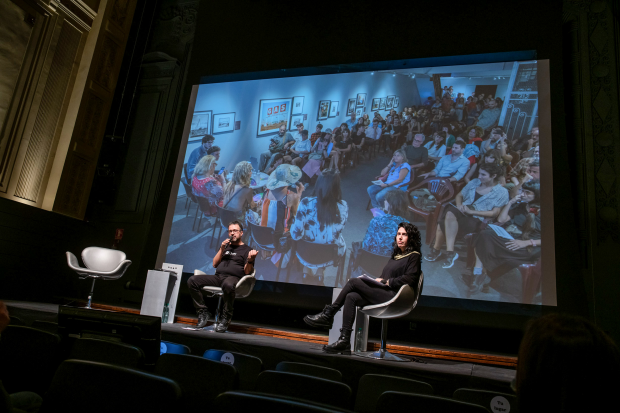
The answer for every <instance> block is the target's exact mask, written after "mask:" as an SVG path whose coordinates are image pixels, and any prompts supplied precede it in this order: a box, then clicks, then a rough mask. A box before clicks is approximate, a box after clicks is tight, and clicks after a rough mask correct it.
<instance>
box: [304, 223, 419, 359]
mask: <svg viewBox="0 0 620 413" xmlns="http://www.w3.org/2000/svg"><path fill="white" fill-rule="evenodd" d="M393 247H394V249H393V251H392V256H391V258H390V260H389V261H388V263H387V264H386V266H385V267H384V268H383V272H382V273H381V277H380V278H375V279H373V278H372V277H369V276H365V275H362V276H361V277H359V278H351V279H350V280H349V281H348V282H347V283H346V285H345V286H344V288H343V289H342V291H341V292H340V294H339V295H338V298H336V301H334V302H333V304H331V305H326V306H325V308H324V309H323V311H322V312H320V313H319V314H316V315H308V316H306V317H304V322H305V323H306V324H308V325H310V326H312V327H323V328H328V329H330V328H332V324H333V323H334V315H335V314H336V313H337V312H338V310H340V308H342V307H344V309H343V313H342V328H341V329H340V337H339V338H338V340H337V341H336V342H335V343H332V344H328V345H326V346H324V347H323V351H324V352H326V353H331V354H347V355H350V354H351V332H352V331H353V322H354V321H355V314H356V307H364V306H367V305H373V304H380V303H384V302H386V301H389V300H391V299H392V298H393V297H394V296H395V295H396V293H397V292H398V291H399V290H400V288H401V287H402V286H403V285H405V284H407V285H409V286H410V287H411V288H413V289H414V291H415V290H416V289H417V288H418V281H419V279H420V275H421V274H422V269H421V260H420V247H421V241H420V232H419V231H418V228H416V226H415V225H413V224H410V223H409V222H401V223H400V224H398V232H397V233H396V235H395V237H394V243H393Z"/></svg>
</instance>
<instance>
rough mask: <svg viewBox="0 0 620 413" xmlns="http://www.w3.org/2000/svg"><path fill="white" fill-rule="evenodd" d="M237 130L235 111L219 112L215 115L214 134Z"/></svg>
mask: <svg viewBox="0 0 620 413" xmlns="http://www.w3.org/2000/svg"><path fill="white" fill-rule="evenodd" d="M234 130H235V112H230V113H217V114H215V115H213V133H212V134H213V135H217V134H219V133H228V132H232V131H234Z"/></svg>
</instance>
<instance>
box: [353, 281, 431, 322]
mask: <svg viewBox="0 0 620 413" xmlns="http://www.w3.org/2000/svg"><path fill="white" fill-rule="evenodd" d="M423 285H424V273H420V278H419V280H418V285H417V288H416V290H417V291H416V290H414V289H413V288H411V287H410V286H409V285H407V284H405V285H403V286H402V287H400V290H398V292H397V293H396V295H395V296H394V297H393V298H392V299H391V300H389V301H386V302H385V303H381V304H375V305H367V306H365V307H363V308H362V309H361V311H362V312H363V313H364V314H366V315H369V316H371V317H376V318H382V319H389V318H399V317H403V316H405V315H407V314H409V313H410V312H411V311H412V310H413V309H414V308H415V306H416V305H417V304H418V299H419V298H420V294H422V287H423Z"/></svg>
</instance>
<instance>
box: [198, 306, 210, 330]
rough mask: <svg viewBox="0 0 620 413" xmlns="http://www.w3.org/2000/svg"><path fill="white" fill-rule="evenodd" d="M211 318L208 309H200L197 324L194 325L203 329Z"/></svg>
mask: <svg viewBox="0 0 620 413" xmlns="http://www.w3.org/2000/svg"><path fill="white" fill-rule="evenodd" d="M210 318H211V313H209V310H208V309H206V308H205V309H202V310H198V324H197V325H196V327H197V328H204V326H206V325H207V323H208V322H209V319H210Z"/></svg>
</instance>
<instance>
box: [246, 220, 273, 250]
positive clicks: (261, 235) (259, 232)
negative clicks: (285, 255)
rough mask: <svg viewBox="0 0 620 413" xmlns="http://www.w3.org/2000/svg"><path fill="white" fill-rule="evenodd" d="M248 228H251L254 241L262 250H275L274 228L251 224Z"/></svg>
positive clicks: (249, 223)
mask: <svg viewBox="0 0 620 413" xmlns="http://www.w3.org/2000/svg"><path fill="white" fill-rule="evenodd" d="M248 227H249V228H250V233H251V234H252V240H254V242H255V243H256V244H258V246H259V248H260V249H266V250H268V251H272V250H273V249H274V248H275V247H274V245H273V243H274V239H273V236H274V235H273V234H274V231H273V228H271V227H261V226H260V225H255V224H252V223H251V222H248Z"/></svg>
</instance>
